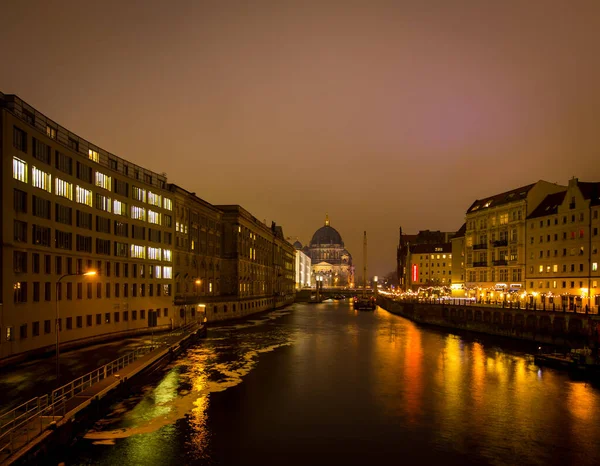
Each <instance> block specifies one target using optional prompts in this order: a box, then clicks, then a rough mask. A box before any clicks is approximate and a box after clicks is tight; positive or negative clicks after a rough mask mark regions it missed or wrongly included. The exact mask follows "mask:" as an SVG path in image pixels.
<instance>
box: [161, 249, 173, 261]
mask: <svg viewBox="0 0 600 466" xmlns="http://www.w3.org/2000/svg"><path fill="white" fill-rule="evenodd" d="M163 260H164V261H165V262H171V260H172V255H171V250H170V249H163Z"/></svg>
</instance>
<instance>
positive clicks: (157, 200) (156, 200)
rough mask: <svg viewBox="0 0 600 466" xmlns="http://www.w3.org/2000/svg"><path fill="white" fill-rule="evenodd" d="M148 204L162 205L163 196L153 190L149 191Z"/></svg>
mask: <svg viewBox="0 0 600 466" xmlns="http://www.w3.org/2000/svg"><path fill="white" fill-rule="evenodd" d="M148 204H152V205H155V206H158V207H160V205H161V204H162V196H161V195H160V194H156V193H153V192H152V191H148Z"/></svg>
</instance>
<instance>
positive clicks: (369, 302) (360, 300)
mask: <svg viewBox="0 0 600 466" xmlns="http://www.w3.org/2000/svg"><path fill="white" fill-rule="evenodd" d="M376 307H377V304H375V299H373V298H365V297H359V296H355V297H354V309H356V310H357V311H374V310H375V308H376Z"/></svg>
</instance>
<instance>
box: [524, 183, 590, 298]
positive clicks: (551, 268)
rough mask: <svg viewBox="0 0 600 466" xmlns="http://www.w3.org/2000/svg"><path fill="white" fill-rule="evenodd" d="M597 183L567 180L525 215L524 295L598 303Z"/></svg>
mask: <svg viewBox="0 0 600 466" xmlns="http://www.w3.org/2000/svg"><path fill="white" fill-rule="evenodd" d="M599 192H600V183H598V182H594V183H587V182H581V181H579V180H578V179H577V178H573V179H571V180H570V181H569V185H568V187H567V188H566V189H565V190H563V191H561V192H558V193H554V194H550V195H548V196H546V197H545V198H544V200H543V201H542V202H541V203H540V204H539V206H538V207H537V208H536V209H535V210H534V211H533V212H532V213H531V214H530V215H529V216H528V217H527V223H528V258H527V281H528V287H527V291H528V295H529V297H528V299H529V300H530V302H531V303H533V302H537V303H538V305H541V306H544V305H546V306H551V305H555V306H559V307H560V308H567V309H575V308H578V309H581V308H584V307H585V306H589V307H591V308H597V306H598V305H599V304H600V302H599V299H600V295H599V291H600V290H599V288H598V283H599V281H600V273H599V272H598V262H600V256H599V255H598V247H599V245H600V237H599V235H598V231H599V229H600V220H599V211H600V198H599Z"/></svg>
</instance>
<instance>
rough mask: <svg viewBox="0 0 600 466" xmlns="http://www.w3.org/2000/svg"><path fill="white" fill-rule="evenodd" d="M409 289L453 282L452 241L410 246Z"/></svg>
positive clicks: (408, 259)
mask: <svg viewBox="0 0 600 466" xmlns="http://www.w3.org/2000/svg"><path fill="white" fill-rule="evenodd" d="M406 264H407V268H408V270H410V273H409V275H408V276H407V281H406V287H407V290H412V291H418V290H419V289H424V288H442V287H450V286H451V284H452V245H451V243H438V244H415V245H413V246H410V247H409V248H408V253H407V256H406Z"/></svg>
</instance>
